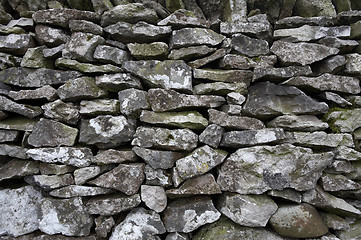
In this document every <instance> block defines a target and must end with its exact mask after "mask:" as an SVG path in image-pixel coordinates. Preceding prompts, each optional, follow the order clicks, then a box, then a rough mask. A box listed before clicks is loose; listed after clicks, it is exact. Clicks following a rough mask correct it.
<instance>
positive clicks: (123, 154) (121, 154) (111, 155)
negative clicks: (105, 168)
mask: <svg viewBox="0 0 361 240" xmlns="http://www.w3.org/2000/svg"><path fill="white" fill-rule="evenodd" d="M136 160H137V156H136V155H135V153H134V152H133V151H132V150H114V149H108V150H100V151H99V152H98V154H97V155H96V156H94V158H93V159H92V162H93V163H96V164H98V165H107V164H112V163H124V162H135V161H136Z"/></svg>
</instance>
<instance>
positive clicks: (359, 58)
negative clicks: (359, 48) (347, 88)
mask: <svg viewBox="0 0 361 240" xmlns="http://www.w3.org/2000/svg"><path fill="white" fill-rule="evenodd" d="M345 57H346V66H345V72H346V73H348V74H360V73H361V54H358V53H351V54H347V55H345Z"/></svg>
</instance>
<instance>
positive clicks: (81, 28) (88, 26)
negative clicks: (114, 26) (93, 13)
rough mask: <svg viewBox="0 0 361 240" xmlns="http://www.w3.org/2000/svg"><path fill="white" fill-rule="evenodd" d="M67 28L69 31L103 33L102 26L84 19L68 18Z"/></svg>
mask: <svg viewBox="0 0 361 240" xmlns="http://www.w3.org/2000/svg"><path fill="white" fill-rule="evenodd" d="M69 28H70V31H71V32H84V33H92V34H95V35H103V28H102V27H101V26H99V25H98V24H95V23H92V22H90V21H85V20H70V21H69Z"/></svg>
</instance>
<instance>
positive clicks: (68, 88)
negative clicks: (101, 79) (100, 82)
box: [57, 77, 107, 101]
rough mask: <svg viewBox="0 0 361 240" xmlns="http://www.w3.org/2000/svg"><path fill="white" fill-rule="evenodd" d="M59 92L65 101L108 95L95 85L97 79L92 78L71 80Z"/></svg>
mask: <svg viewBox="0 0 361 240" xmlns="http://www.w3.org/2000/svg"><path fill="white" fill-rule="evenodd" d="M57 92H58V95H59V97H60V99H61V100H63V101H75V100H82V99H94V98H100V97H104V96H105V95H106V94H107V92H106V91H104V90H103V89H101V88H99V87H98V86H97V85H96V84H95V79H94V78H91V77H81V78H76V79H71V80H69V81H67V82H66V83H65V84H64V85H62V86H61V87H59V88H58V91H57Z"/></svg>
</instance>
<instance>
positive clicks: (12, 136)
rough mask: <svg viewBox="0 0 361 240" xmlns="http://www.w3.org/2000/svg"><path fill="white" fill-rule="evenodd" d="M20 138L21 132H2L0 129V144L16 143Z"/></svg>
mask: <svg viewBox="0 0 361 240" xmlns="http://www.w3.org/2000/svg"><path fill="white" fill-rule="evenodd" d="M19 137H20V132H19V131H15V130H2V129H0V143H3V142H15V141H16V140H18V139H19Z"/></svg>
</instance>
